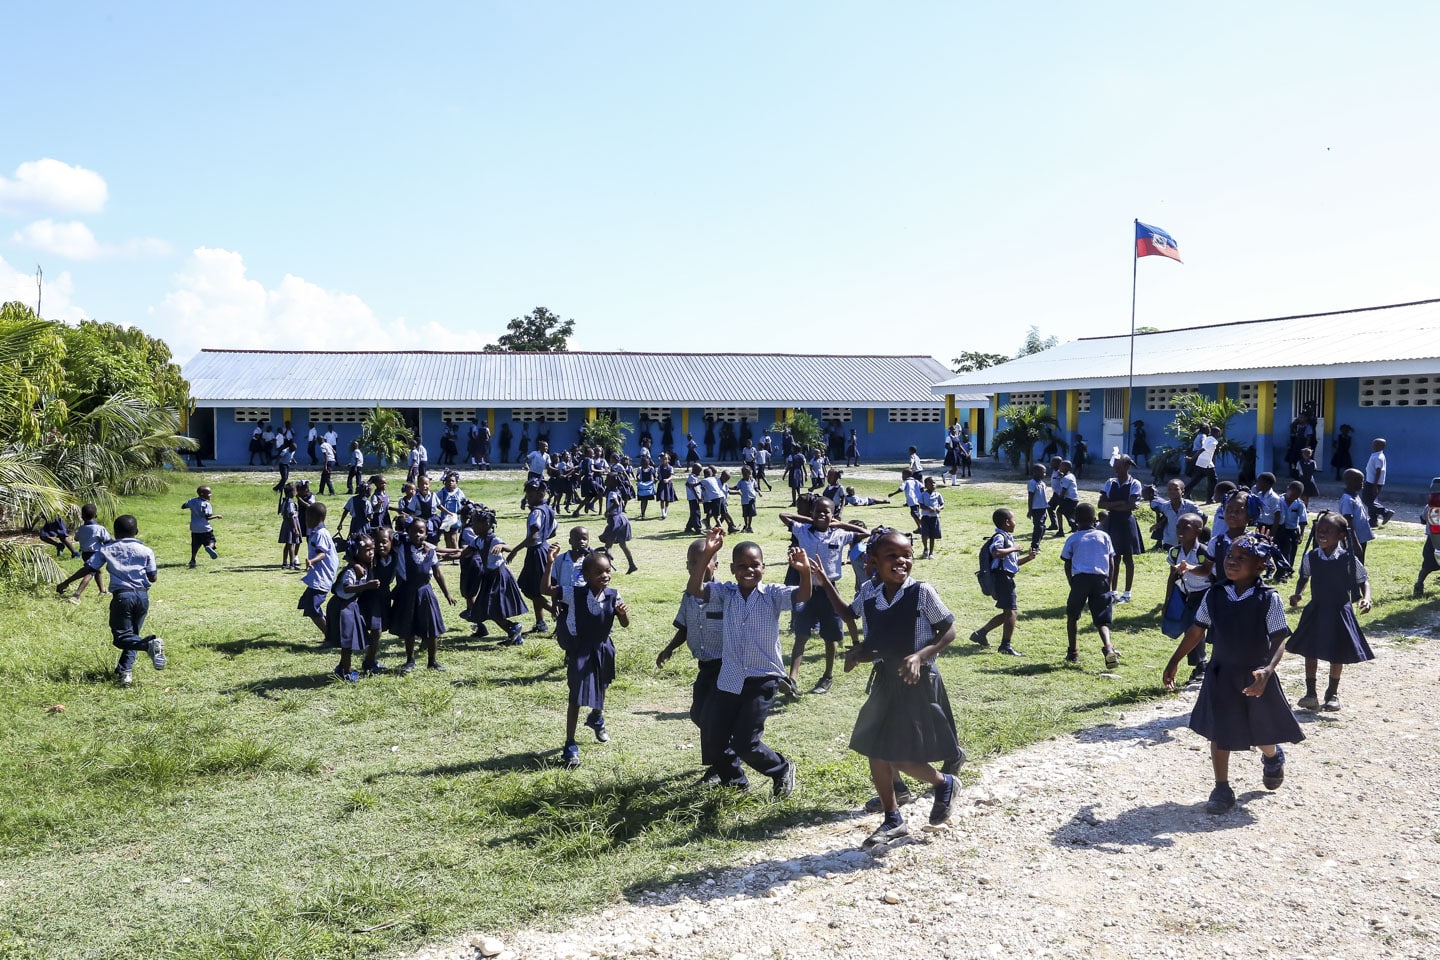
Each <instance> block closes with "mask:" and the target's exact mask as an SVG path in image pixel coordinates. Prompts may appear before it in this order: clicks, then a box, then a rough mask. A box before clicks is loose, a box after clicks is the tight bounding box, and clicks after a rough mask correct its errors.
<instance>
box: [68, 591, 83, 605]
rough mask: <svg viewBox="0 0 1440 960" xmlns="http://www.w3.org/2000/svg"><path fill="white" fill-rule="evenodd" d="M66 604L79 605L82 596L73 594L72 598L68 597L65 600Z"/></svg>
mask: <svg viewBox="0 0 1440 960" xmlns="http://www.w3.org/2000/svg"><path fill="white" fill-rule="evenodd" d="M65 602H66V603H79V602H80V594H78V593H72V594H70V596H68V597H66V598H65Z"/></svg>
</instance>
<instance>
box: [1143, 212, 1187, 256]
mask: <svg viewBox="0 0 1440 960" xmlns="http://www.w3.org/2000/svg"><path fill="white" fill-rule="evenodd" d="M1135 256H1137V257H1169V258H1170V259H1171V260H1174V261H1176V262H1177V263H1184V261H1183V260H1181V259H1180V248H1179V247H1177V246H1176V245H1175V238H1174V237H1172V236H1170V234H1168V233H1166V232H1165V231H1164V230H1161V229H1160V228H1159V227H1152V226H1150V224H1148V223H1141V222H1140V221H1139V220H1136V221H1135Z"/></svg>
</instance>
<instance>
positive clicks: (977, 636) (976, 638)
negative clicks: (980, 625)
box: [970, 630, 990, 647]
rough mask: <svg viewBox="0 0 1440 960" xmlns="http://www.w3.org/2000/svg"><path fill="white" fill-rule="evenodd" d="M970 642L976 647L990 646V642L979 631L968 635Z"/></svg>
mask: <svg viewBox="0 0 1440 960" xmlns="http://www.w3.org/2000/svg"><path fill="white" fill-rule="evenodd" d="M970 642H971V643H973V644H975V645H976V646H977V647H988V646H990V640H989V639H988V638H987V637H986V636H985V634H983V633H981V632H980V631H979V630H976V631H974V632H973V633H971V634H970Z"/></svg>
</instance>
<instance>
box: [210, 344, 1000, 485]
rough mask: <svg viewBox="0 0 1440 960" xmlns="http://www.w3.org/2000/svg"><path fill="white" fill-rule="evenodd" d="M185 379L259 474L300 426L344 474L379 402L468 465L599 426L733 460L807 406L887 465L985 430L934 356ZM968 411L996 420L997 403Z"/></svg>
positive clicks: (346, 357)
mask: <svg viewBox="0 0 1440 960" xmlns="http://www.w3.org/2000/svg"><path fill="white" fill-rule="evenodd" d="M184 374H185V378H186V379H187V380H188V381H189V382H190V393H191V397H192V398H193V401H194V409H193V410H192V411H191V413H190V415H189V417H188V419H187V422H186V432H187V433H188V434H189V435H190V436H192V437H194V438H195V439H196V440H197V441H199V443H200V445H201V450H200V453H201V456H202V457H203V458H204V459H205V460H208V461H213V462H214V463H216V464H217V465H221V466H224V465H242V464H246V463H248V462H249V460H250V439H251V436H252V434H253V433H254V432H255V429H256V427H257V426H262V425H264V424H270V425H271V426H272V427H274V428H278V427H280V426H281V425H283V424H285V423H287V422H288V423H289V424H290V425H291V427H292V429H293V430H294V432H295V439H296V442H297V444H298V445H299V448H300V455H301V462H302V463H303V462H305V448H306V443H305V440H306V435H307V432H308V428H309V426H310V425H312V424H313V425H314V426H315V427H317V428H318V429H319V430H321V431H322V432H323V431H324V430H325V429H326V428H327V427H329V426H331V425H333V427H334V429H335V432H336V433H338V434H339V437H340V441H339V444H337V446H338V450H337V453H338V454H339V458H340V460H341V462H344V460H345V456H346V450H347V449H348V447H349V444H350V441H351V440H354V439H356V438H357V437H358V436H359V433H360V425H361V423H362V422H363V421H364V419H365V416H366V414H367V413H368V412H369V411H370V410H372V409H374V408H375V407H377V406H378V407H385V408H390V409H394V410H397V411H399V412H401V413H402V414H403V415H404V417H405V419H406V422H407V423H408V424H409V426H410V429H411V430H412V432H414V433H416V434H417V435H418V436H419V437H420V438H421V441H422V442H423V443H424V444H425V446H426V448H427V450H428V452H429V456H430V459H431V461H432V462H436V461H438V460H439V459H440V449H439V443H440V438H441V436H442V434H443V433H444V431H445V425H446V423H453V424H455V425H456V426H457V427H458V428H459V431H460V436H459V441H458V443H459V447H460V458H459V459H460V461H461V462H462V463H463V462H465V461H466V459H467V458H466V454H465V447H466V439H467V434H468V432H469V425H470V424H472V423H484V424H486V425H488V427H489V428H490V431H491V434H492V440H491V450H492V455H491V461H492V463H495V462H498V460H499V457H500V455H501V448H502V444H503V440H504V439H505V438H506V437H507V436H508V437H509V441H510V443H509V446H508V455H509V456H508V459H509V460H510V461H511V462H514V461H515V460H516V458H517V457H518V455H519V450H520V447H521V444H522V443H524V444H526V445H527V446H531V445H533V444H534V443H535V442H536V441H538V440H541V439H545V440H548V441H549V443H550V446H551V449H552V450H559V449H563V448H566V447H569V446H570V445H571V444H572V443H574V442H576V440H577V439H578V438H579V434H580V429H581V427H582V426H583V425H584V424H585V422H586V421H588V420H590V419H593V418H594V417H596V416H599V415H606V416H610V417H613V418H615V419H618V420H622V421H626V422H629V423H630V424H631V425H633V426H634V427H635V431H634V432H633V433H632V434H630V436H629V438H628V441H627V444H626V447H627V452H628V453H631V454H635V453H636V452H638V450H639V443H638V439H639V435H640V433H641V432H642V431H648V432H649V433H650V434H651V436H652V438H653V440H654V447H653V448H652V449H653V450H654V451H655V452H656V453H658V452H659V451H660V450H661V444H662V434H663V431H664V426H665V424H666V423H667V422H668V423H669V424H670V430H671V433H672V438H673V448H674V449H675V450H676V451H677V452H678V453H679V454H680V455H681V456H682V457H683V456H684V453H685V449H686V443H685V436H686V434H687V433H690V434H693V435H694V437H695V439H696V441H697V444H698V447H699V452H700V454H701V456H702V457H705V458H706V459H720V458H721V453H722V451H721V449H720V448H721V441H722V440H723V439H724V438H725V437H726V436H727V435H729V436H734V437H736V438H737V442H738V438H739V437H740V436H742V435H743V434H745V433H746V432H749V433H752V434H753V435H754V438H755V440H756V441H757V442H758V440H759V438H760V434H761V432H762V431H766V430H768V429H769V427H770V426H771V424H772V423H776V422H782V421H784V420H787V419H788V418H789V417H790V416H791V415H792V413H793V412H795V411H802V410H803V411H805V412H806V413H809V414H810V415H811V416H813V417H815V418H816V419H817V420H819V421H820V422H821V423H822V424H824V425H826V426H827V427H828V428H829V429H830V430H831V431H832V432H835V431H838V432H839V433H841V434H842V435H843V436H844V437H846V438H848V437H849V435H850V431H851V430H854V431H855V432H856V435H857V438H858V441H859V447H860V454H861V457H862V458H863V459H864V460H866V461H871V462H873V461H876V460H890V461H894V460H901V459H904V457H905V455H906V453H907V451H908V449H909V447H910V446H911V445H914V446H916V447H918V448H919V449H920V450H921V451H922V453H924V452H925V451H927V450H929V451H933V450H937V449H939V448H940V447H941V444H942V442H943V431H944V428H945V425H946V424H947V423H950V422H954V420H955V419H956V417H957V414H958V415H959V419H962V420H965V419H970V416H969V414H968V413H965V412H963V411H961V410H960V409H959V408H958V407H957V405H956V401H955V400H954V399H948V400H946V399H942V398H940V397H937V396H936V395H935V394H934V393H933V392H932V387H933V386H934V384H935V383H936V382H938V381H939V380H942V379H944V378H946V377H948V376H950V374H951V371H950V369H949V368H948V367H946V366H945V365H944V364H943V363H941V362H940V361H939V360H936V359H935V358H933V357H923V356H810V355H804V354H774V353H768V354H764V353H762V354H687V353H628V352H588V351H585V352H582V351H577V352H567V353H481V352H475V353H463V352H439V351H419V350H414V351H374V352H367V351H345V352H312V351H284V350H202V351H201V352H200V353H198V354H197V355H196V356H195V357H194V358H193V359H192V360H190V362H189V363H187V364H185V366H184ZM961 402H962V403H963V404H965V405H967V406H968V407H972V408H975V409H976V410H983V408H984V405H985V403H986V400H985V399H984V398H983V397H962V398H961ZM976 422H977V423H978V422H979V420H978V416H977V419H976ZM707 437H708V438H709V439H710V440H711V443H710V444H707V443H706V440H707ZM707 446H708V447H709V449H710V450H711V453H710V454H708V455H707V453H706V450H707ZM726 452H728V449H727V451H726ZM932 455H933V454H932ZM737 456H738V455H737ZM736 458H737V457H726V458H725V459H736Z"/></svg>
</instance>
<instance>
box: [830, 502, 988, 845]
mask: <svg viewBox="0 0 1440 960" xmlns="http://www.w3.org/2000/svg"><path fill="white" fill-rule="evenodd" d="M933 479H934V478H931V481H932V482H933ZM869 553H870V556H871V558H872V563H873V565H874V570H875V579H873V580H870V581H867V582H866V583H864V584H862V585H861V587H860V592H859V593H858V594H857V595H856V597H855V600H854V602H852V603H850V604H848V605H847V604H846V603H845V601H844V600H843V599H841V597H840V594H839V592H838V591H837V590H836V589H835V584H834V583H833V582H831V580H830V578H829V577H828V576H826V574H825V568H824V566H822V565H821V564H820V562H819V561H818V560H817V559H816V558H814V557H811V558H810V571H811V580H812V581H813V582H814V583H816V584H819V585H820V587H821V589H823V590H824V591H825V594H826V595H827V596H828V597H829V598H830V604H831V606H832V607H834V609H835V612H836V613H837V614H838V615H840V616H842V617H846V618H849V617H858V618H861V619H863V620H864V623H865V641H864V643H862V644H861V645H860V646H857V647H852V648H851V649H850V651H849V652H848V653H847V654H846V655H845V670H846V672H847V673H848V672H849V671H850V670H853V669H854V668H855V666H856V665H858V664H860V663H869V662H874V663H875V666H874V668H873V669H872V671H871V674H870V685H869V695H868V697H867V698H866V700H865V705H864V706H862V707H861V708H860V714H859V716H857V717H856V718H855V731H854V733H852V734H851V735H850V749H851V750H854V751H855V752H856V753H858V754H860V755H861V756H864V757H868V758H869V760H870V779H871V780H872V781H873V782H874V784H875V790H876V792H877V793H878V794H879V795H880V808H881V810H883V811H884V814H885V818H884V820H882V821H881V823H880V826H879V827H878V828H877V829H876V830H875V832H874V833H872V834H870V836H869V837H868V838H867V839H866V840H865V843H864V846H866V847H872V846H876V845H878V844H882V843H888V842H889V841H891V840H894V839H896V838H897V837H903V836H905V835H906V834H907V833H909V832H910V831H909V828H908V827H906V826H905V821H904V820H903V819H902V818H901V816H900V806H899V802H898V800H897V799H896V796H895V793H896V790H895V784H896V782H897V781H899V779H900V774H901V773H905V774H908V775H909V776H911V777H914V778H915V779H917V780H923V781H924V782H926V783H928V784H930V785H931V786H933V787H934V788H935V802H934V804H933V805H932V806H931V808H930V826H931V827H939V826H940V825H942V824H943V823H945V821H947V820H948V819H950V804H951V802H952V801H953V800H954V798H955V787H956V781H955V777H954V776H953V775H952V773H951V771H952V770H958V769H959V766H960V763H961V762H963V758H964V756H965V754H964V752H963V751H962V750H961V749H960V743H959V741H958V740H957V739H956V737H955V721H954V714H953V713H952V711H951V708H950V697H949V695H948V694H947V693H946V692H945V683H944V681H942V680H941V679H940V672H939V670H938V669H936V666H935V659H936V657H938V656H939V655H940V653H941V651H943V650H944V649H945V648H946V647H948V646H949V645H950V643H951V641H953V640H954V639H955V617H954V615H953V614H951V612H950V610H949V609H948V608H947V607H946V606H945V604H944V602H943V601H942V600H941V599H940V595H939V594H938V593H936V592H935V588H934V587H932V586H930V585H929V584H928V583H922V582H920V581H918V580H912V579H910V570H911V568H912V567H913V566H914V563H915V556H914V550H913V548H912V547H911V545H910V538H908V537H906V536H905V535H904V534H902V533H898V532H896V531H893V530H892V531H889V532H886V533H883V534H881V535H879V536H877V537H875V538H874V540H873V541H871V543H870V546H869ZM932 763H940V764H943V765H944V766H942V767H941V770H936V769H935V768H934V767H933V766H931V764H932ZM942 770H943V771H945V772H941V771H942ZM901 786H902V789H903V786H904V784H903V783H902V784H901Z"/></svg>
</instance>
